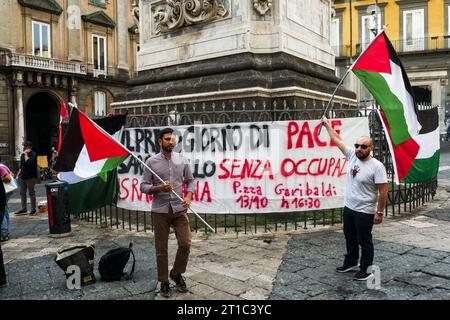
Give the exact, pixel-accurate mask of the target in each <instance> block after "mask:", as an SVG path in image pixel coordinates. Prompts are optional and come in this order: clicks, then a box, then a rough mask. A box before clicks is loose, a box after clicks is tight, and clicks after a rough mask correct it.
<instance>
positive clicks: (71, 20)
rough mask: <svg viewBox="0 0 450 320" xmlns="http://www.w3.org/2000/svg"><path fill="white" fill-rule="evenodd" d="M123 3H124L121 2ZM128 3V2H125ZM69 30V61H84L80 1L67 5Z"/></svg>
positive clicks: (74, 0) (75, 0)
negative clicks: (82, 55)
mask: <svg viewBox="0 0 450 320" xmlns="http://www.w3.org/2000/svg"><path fill="white" fill-rule="evenodd" d="M119 2H122V1H119ZM125 2H127V1H125ZM67 29H68V34H69V39H68V41H69V43H68V47H69V57H68V58H69V60H75V61H82V57H81V50H82V48H81V47H82V46H81V45H82V41H81V39H82V35H81V9H80V0H69V2H68V5H67Z"/></svg>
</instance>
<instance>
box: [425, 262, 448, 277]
mask: <svg viewBox="0 0 450 320" xmlns="http://www.w3.org/2000/svg"><path fill="white" fill-rule="evenodd" d="M422 270H423V272H426V273H429V274H432V275H435V276H438V277H443V278H446V279H448V280H450V268H449V266H448V264H447V263H434V264H431V265H429V266H427V267H426V268H423V269H422Z"/></svg>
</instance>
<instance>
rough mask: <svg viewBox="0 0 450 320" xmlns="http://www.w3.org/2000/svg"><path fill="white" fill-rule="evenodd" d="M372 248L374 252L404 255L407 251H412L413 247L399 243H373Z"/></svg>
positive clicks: (376, 241)
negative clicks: (382, 251) (381, 251)
mask: <svg viewBox="0 0 450 320" xmlns="http://www.w3.org/2000/svg"><path fill="white" fill-rule="evenodd" d="M374 247H375V248H376V250H384V251H389V252H393V253H397V254H405V253H406V252H408V251H411V250H412V249H414V247H413V246H408V245H404V244H400V243H394V242H388V241H378V240H375V241H374Z"/></svg>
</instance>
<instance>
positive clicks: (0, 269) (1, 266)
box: [0, 207, 6, 279]
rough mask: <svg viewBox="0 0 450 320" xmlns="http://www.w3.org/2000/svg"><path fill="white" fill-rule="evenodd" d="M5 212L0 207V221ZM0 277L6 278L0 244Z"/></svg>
mask: <svg viewBox="0 0 450 320" xmlns="http://www.w3.org/2000/svg"><path fill="white" fill-rule="evenodd" d="M4 213H5V207H2V208H0V221H3V215H4ZM0 279H6V273H5V265H4V264H3V252H2V246H1V245H0Z"/></svg>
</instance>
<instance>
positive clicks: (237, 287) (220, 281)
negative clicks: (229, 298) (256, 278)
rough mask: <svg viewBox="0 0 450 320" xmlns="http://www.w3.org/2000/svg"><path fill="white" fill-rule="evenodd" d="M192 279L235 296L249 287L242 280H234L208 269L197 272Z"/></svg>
mask: <svg viewBox="0 0 450 320" xmlns="http://www.w3.org/2000/svg"><path fill="white" fill-rule="evenodd" d="M192 280H194V281H196V282H199V283H203V284H205V285H208V286H211V287H213V288H215V289H217V290H220V291H223V292H226V293H229V294H232V295H235V296H238V295H240V294H241V293H243V292H245V291H246V290H247V289H248V288H247V286H246V284H245V283H244V282H242V281H239V280H234V279H231V278H229V277H226V276H219V275H217V274H215V273H212V272H208V271H205V272H200V273H197V274H196V275H194V276H192Z"/></svg>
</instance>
